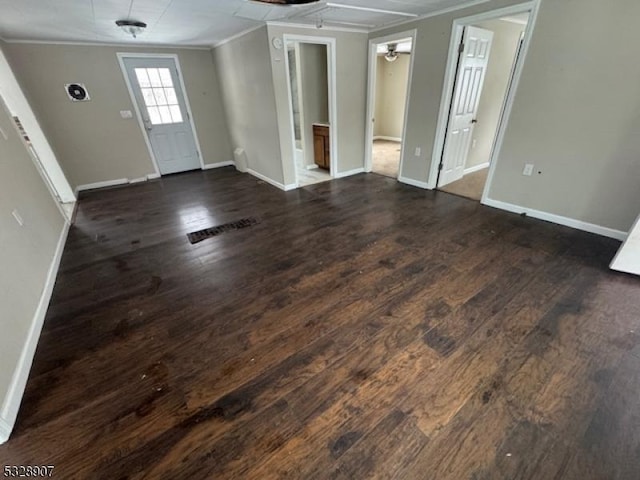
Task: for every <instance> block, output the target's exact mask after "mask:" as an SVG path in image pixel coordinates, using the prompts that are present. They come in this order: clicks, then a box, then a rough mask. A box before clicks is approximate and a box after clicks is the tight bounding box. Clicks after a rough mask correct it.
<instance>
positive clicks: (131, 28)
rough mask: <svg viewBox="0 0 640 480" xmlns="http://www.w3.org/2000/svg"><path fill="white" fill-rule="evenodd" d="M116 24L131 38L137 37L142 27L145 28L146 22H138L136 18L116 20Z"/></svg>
mask: <svg viewBox="0 0 640 480" xmlns="http://www.w3.org/2000/svg"><path fill="white" fill-rule="evenodd" d="M116 25H117V26H118V27H120V28H121V29H122V31H123V32H125V33H128V34H129V35H131V36H132V37H133V38H138V35H140V34H141V33H142V32H144V29H145V28H147V24H146V23H144V22H139V21H137V20H116Z"/></svg>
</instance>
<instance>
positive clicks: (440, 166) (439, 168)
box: [438, 163, 443, 172]
mask: <svg viewBox="0 0 640 480" xmlns="http://www.w3.org/2000/svg"><path fill="white" fill-rule="evenodd" d="M442 167H443V164H442V163H441V164H440V165H438V171H439V172H441V171H442Z"/></svg>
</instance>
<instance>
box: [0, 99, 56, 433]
mask: <svg viewBox="0 0 640 480" xmlns="http://www.w3.org/2000/svg"><path fill="white" fill-rule="evenodd" d="M0 130H1V132H0V246H1V247H2V248H0V265H1V266H2V274H1V275H0V402H2V403H1V409H0V442H2V441H5V440H6V437H7V436H8V433H9V431H10V429H11V428H12V426H13V423H14V422H15V418H16V415H17V408H18V405H19V401H20V399H21V397H22V393H23V389H24V385H25V384H26V380H27V377H26V376H27V375H28V373H29V368H30V366H31V360H32V355H33V352H34V350H35V346H36V342H37V339H38V337H39V334H40V327H41V325H42V324H41V323H40V322H41V321H42V320H43V318H44V312H45V310H46V307H47V304H48V301H49V296H50V290H49V291H47V287H52V286H53V280H54V279H55V271H56V269H57V259H56V253H57V252H59V251H60V250H59V247H61V246H62V244H61V243H60V242H61V239H62V240H63V239H64V234H65V233H66V224H65V220H64V218H63V216H62V214H61V212H60V210H59V209H58V206H57V204H56V201H54V199H53V197H52V196H51V194H50V193H49V191H48V189H47V187H46V185H45V183H44V181H43V179H42V177H41V176H40V174H39V172H38V170H37V169H36V167H35V165H34V163H33V161H32V159H31V157H30V155H29V153H28V152H27V149H26V147H25V145H24V143H23V142H22V139H21V138H20V136H19V135H18V132H17V130H16V128H15V127H14V124H13V121H12V119H11V117H10V115H9V112H8V111H7V110H6V109H5V107H4V105H3V104H2V102H0ZM5 136H6V138H5ZM14 210H17V211H18V212H19V215H20V217H22V219H23V221H24V226H22V227H21V226H20V225H19V224H18V223H17V222H16V221H15V220H14V218H13V216H12V212H13V211H14ZM38 314H40V317H39V318H38ZM23 352H24V353H23ZM22 356H24V358H23V360H21V357H22ZM21 362H23V363H21Z"/></svg>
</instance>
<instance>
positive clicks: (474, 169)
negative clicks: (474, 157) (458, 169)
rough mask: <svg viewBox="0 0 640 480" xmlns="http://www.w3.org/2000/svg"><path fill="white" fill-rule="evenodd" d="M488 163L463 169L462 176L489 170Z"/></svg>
mask: <svg viewBox="0 0 640 480" xmlns="http://www.w3.org/2000/svg"><path fill="white" fill-rule="evenodd" d="M489 165H490V163H489V162H487V163H481V164H480V165H475V166H473V167H469V168H465V169H464V174H465V175H469V174H470V173H474V172H479V171H480V170H484V169H485V168H489Z"/></svg>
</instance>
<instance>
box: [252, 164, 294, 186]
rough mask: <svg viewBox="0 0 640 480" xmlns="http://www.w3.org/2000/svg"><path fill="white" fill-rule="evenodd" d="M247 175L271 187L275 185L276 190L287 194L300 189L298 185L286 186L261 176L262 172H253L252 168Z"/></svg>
mask: <svg viewBox="0 0 640 480" xmlns="http://www.w3.org/2000/svg"><path fill="white" fill-rule="evenodd" d="M247 173H248V174H249V175H253V176H254V177H256V178H258V179H260V180H262V181H263V182H267V183H268V184H269V185H273V186H274V187H276V188H279V189H280V190H283V191H285V192H288V191H289V190H295V189H296V188H298V186H297V185H296V184H291V185H284V184H282V183H280V182H276V181H275V180H273V179H271V178H269V177H267V176H266V175H263V174H261V173H260V172H256V171H255V170H252V169H251V168H247Z"/></svg>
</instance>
